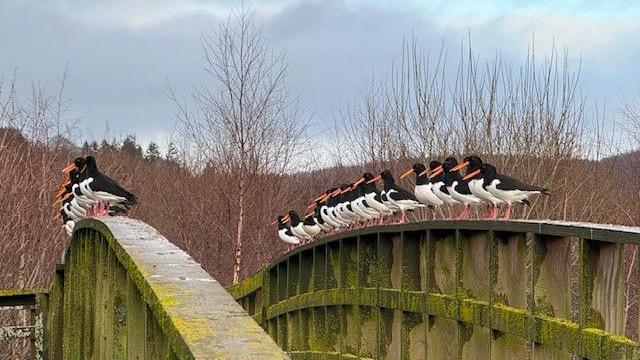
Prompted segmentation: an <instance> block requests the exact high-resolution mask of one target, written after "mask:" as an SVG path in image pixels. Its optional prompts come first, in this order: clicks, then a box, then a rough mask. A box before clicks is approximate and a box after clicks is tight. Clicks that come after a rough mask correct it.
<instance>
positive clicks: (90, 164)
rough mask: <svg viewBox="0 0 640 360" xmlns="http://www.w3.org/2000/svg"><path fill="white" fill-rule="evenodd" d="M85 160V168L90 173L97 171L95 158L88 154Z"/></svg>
mask: <svg viewBox="0 0 640 360" xmlns="http://www.w3.org/2000/svg"><path fill="white" fill-rule="evenodd" d="M86 161H87V170H88V171H89V172H91V173H95V172H97V171H98V163H96V158H94V157H93V156H91V155H89V156H87V158H86Z"/></svg>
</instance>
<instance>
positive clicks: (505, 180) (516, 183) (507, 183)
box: [496, 174, 550, 195]
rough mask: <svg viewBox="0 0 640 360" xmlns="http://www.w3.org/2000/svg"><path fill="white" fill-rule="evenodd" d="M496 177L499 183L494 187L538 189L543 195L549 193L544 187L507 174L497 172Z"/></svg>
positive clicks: (502, 188)
mask: <svg viewBox="0 0 640 360" xmlns="http://www.w3.org/2000/svg"><path fill="white" fill-rule="evenodd" d="M496 179H498V180H500V183H499V184H498V185H497V186H496V189H499V190H507V191H508V190H522V191H539V192H541V193H543V194H545V195H549V194H550V193H549V190H547V189H545V188H542V187H539V186H534V185H529V184H525V183H524V182H522V181H520V180H518V179H514V178H512V177H510V176H507V175H502V174H499V175H498V176H496Z"/></svg>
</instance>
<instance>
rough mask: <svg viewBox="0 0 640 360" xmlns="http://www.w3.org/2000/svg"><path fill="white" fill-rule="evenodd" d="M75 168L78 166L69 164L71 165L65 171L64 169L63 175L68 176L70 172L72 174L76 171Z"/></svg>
mask: <svg viewBox="0 0 640 360" xmlns="http://www.w3.org/2000/svg"><path fill="white" fill-rule="evenodd" d="M75 168H76V164H74V163H71V164H69V165H67V166H65V168H64V169H62V172H63V173H65V174H68V173H70V172H71V171H72V170H73V169H75Z"/></svg>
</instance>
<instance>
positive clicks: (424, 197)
mask: <svg viewBox="0 0 640 360" xmlns="http://www.w3.org/2000/svg"><path fill="white" fill-rule="evenodd" d="M411 174H415V175H416V186H415V187H414V188H413V194H414V195H415V196H416V199H418V201H420V202H421V203H423V204H425V205H427V206H428V207H430V208H433V209H435V208H437V207H440V206H442V204H444V201H442V200H441V199H440V198H439V197H437V196H436V194H434V192H433V182H432V181H431V179H429V177H428V176H427V167H426V166H424V164H421V163H415V164H413V166H412V167H411V169H409V170H407V171H406V172H405V173H403V174H402V175H400V179H403V178H406V177H407V176H409V175H411ZM433 216H434V217H435V213H433Z"/></svg>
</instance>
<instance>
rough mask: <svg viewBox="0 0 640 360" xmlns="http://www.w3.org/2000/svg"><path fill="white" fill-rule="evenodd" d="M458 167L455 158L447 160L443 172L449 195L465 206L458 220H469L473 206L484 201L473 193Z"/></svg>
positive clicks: (443, 165)
mask: <svg viewBox="0 0 640 360" xmlns="http://www.w3.org/2000/svg"><path fill="white" fill-rule="evenodd" d="M457 165H458V161H457V160H456V159H455V158H453V157H450V158H447V160H445V162H444V163H442V171H443V174H444V184H445V186H446V187H447V191H448V192H449V195H451V197H452V198H454V199H456V200H457V201H458V202H460V203H462V205H463V206H464V207H463V209H462V212H461V213H460V215H458V219H459V220H465V219H468V218H469V214H470V211H471V205H474V204H480V203H481V202H482V200H480V199H479V198H477V197H476V196H475V195H473V194H472V193H471V190H470V189H469V183H468V182H467V181H466V180H463V179H462V175H460V173H459V172H458V171H457V170H456V169H457Z"/></svg>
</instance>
